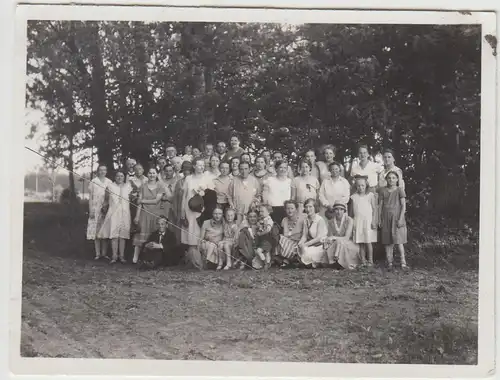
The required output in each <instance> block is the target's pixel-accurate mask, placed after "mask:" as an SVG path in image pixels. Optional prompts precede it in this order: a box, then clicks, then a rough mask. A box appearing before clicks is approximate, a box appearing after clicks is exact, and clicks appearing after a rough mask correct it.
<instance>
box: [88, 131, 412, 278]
mask: <svg viewBox="0 0 500 380" xmlns="http://www.w3.org/2000/svg"><path fill="white" fill-rule="evenodd" d="M165 153H166V154H165V156H162V157H159V158H158V159H157V160H156V165H152V166H151V167H149V168H148V169H147V171H145V168H144V167H143V166H142V165H141V163H138V162H136V161H135V160H134V159H132V158H130V159H128V160H127V161H126V164H125V168H124V169H125V170H123V171H121V170H118V171H117V172H116V174H115V178H114V181H111V180H110V179H108V178H107V177H106V175H107V168H106V167H105V166H103V165H101V166H99V168H98V170H97V175H96V177H95V178H94V179H93V180H92V181H91V184H90V186H89V191H90V199H89V221H88V227H87V238H88V239H89V240H94V242H95V259H96V260H99V259H101V258H104V257H107V250H108V245H109V244H108V242H109V241H111V249H112V255H111V261H110V263H116V262H119V261H120V262H126V260H125V251H126V247H127V246H128V245H130V243H131V245H132V246H133V258H132V262H133V263H134V264H136V263H141V264H142V265H144V266H146V267H149V268H154V267H157V266H158V265H160V264H161V263H163V264H166V265H174V264H176V263H178V262H179V260H181V259H183V260H185V261H186V262H188V263H190V264H191V265H193V266H194V267H196V268H199V269H203V268H214V269H218V270H221V269H223V270H229V269H232V268H239V269H245V268H254V269H268V268H270V267H271V266H272V265H278V266H281V267H287V266H291V265H302V266H308V267H312V268H317V267H320V266H328V267H330V266H331V267H336V268H339V269H340V268H345V269H354V268H357V267H360V266H362V267H365V266H372V265H373V244H374V243H377V242H379V243H381V244H382V245H383V246H384V248H385V253H386V259H387V265H388V267H389V268H390V269H391V268H392V267H393V262H394V255H393V251H394V249H395V248H396V249H397V252H398V253H399V256H400V263H401V267H402V268H403V269H407V268H408V266H407V264H406V259H405V251H404V244H405V243H406V242H407V228H406V223H405V211H406V200H405V198H406V195H405V186H404V181H403V173H402V171H401V169H400V168H398V167H397V166H395V162H394V155H393V153H392V151H391V150H389V149H387V150H385V151H384V152H383V163H377V162H375V161H374V160H372V159H371V157H370V154H369V151H368V148H367V147H366V146H364V145H363V146H360V147H359V149H358V159H357V160H356V161H355V162H354V163H353V164H352V165H350V166H351V167H350V168H349V172H348V173H346V170H345V168H344V166H343V165H342V164H341V163H338V162H336V161H335V148H334V147H333V146H330V145H327V146H324V147H323V148H322V150H321V160H317V159H316V157H317V156H316V152H315V151H314V150H312V149H311V150H309V151H308V152H306V153H305V155H304V156H303V157H301V158H300V162H299V163H298V165H297V168H296V169H297V172H295V170H294V168H292V166H291V165H290V164H289V162H288V161H287V160H286V159H285V158H284V156H283V154H282V153H280V152H274V153H273V154H272V155H271V152H270V151H269V150H264V151H262V152H261V153H260V154H259V155H258V156H256V157H253V156H252V155H251V154H249V153H248V152H246V151H245V150H244V149H243V148H242V147H241V146H240V140H239V138H238V136H232V137H231V140H230V147H229V149H228V148H227V147H226V144H225V143H224V142H219V143H218V144H216V146H214V145H213V144H207V145H206V146H205V147H204V149H203V151H202V150H200V149H198V148H192V147H191V146H188V147H186V148H185V150H184V154H182V155H180V154H177V149H176V147H175V146H173V145H169V146H167V148H166V152H165Z"/></svg>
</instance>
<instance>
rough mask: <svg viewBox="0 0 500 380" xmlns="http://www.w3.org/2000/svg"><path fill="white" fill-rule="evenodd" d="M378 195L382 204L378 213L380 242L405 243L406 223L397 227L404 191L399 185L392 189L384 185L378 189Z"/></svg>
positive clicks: (404, 195)
mask: <svg viewBox="0 0 500 380" xmlns="http://www.w3.org/2000/svg"><path fill="white" fill-rule="evenodd" d="M379 197H380V202H381V205H382V207H381V215H380V216H381V218H380V220H381V222H382V223H381V224H382V228H381V232H382V233H381V235H380V236H381V240H382V244H406V242H407V234H408V232H407V229H406V225H405V226H404V227H398V220H399V216H400V214H401V199H402V198H406V194H405V191H404V190H403V189H402V188H401V187H397V188H395V189H394V190H392V191H391V190H389V189H388V188H387V187H384V188H382V189H380V190H379ZM405 224H406V223H405Z"/></svg>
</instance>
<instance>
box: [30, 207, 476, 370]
mask: <svg viewBox="0 0 500 380" xmlns="http://www.w3.org/2000/svg"><path fill="white" fill-rule="evenodd" d="M39 207H41V206H39ZM43 207H48V206H43ZM31 211H33V209H28V210H27V213H25V215H27V217H28V221H27V224H25V248H24V274H23V306H22V321H23V323H22V342H21V351H22V355H23V356H30V357H34V356H38V357H72V358H122V359H131V358H141V359H197V360H204V359H205V360H242V361H243V360H244V361H247V360H248V361H302V362H311V361H315V362H337V363H355V362H360V363H412V364H420V363H433V364H434V363H435V364H476V363H477V310H478V292H477V283H478V274H477V270H473V269H467V268H465V269H457V268H453V267H452V266H447V267H438V266H436V267H424V266H423V265H422V267H419V262H420V261H421V260H420V261H419V259H418V258H417V257H414V258H412V257H411V255H410V257H409V263H410V265H412V266H414V267H413V269H412V270H411V271H410V272H403V271H398V270H396V271H395V272H392V273H389V272H386V271H385V270H384V269H383V268H382V267H376V268H374V269H372V270H369V271H355V272H348V271H334V270H331V269H318V270H306V269H285V270H282V269H272V270H270V271H269V272H267V273H266V272H261V271H244V272H240V271H229V272H211V271H206V272H197V271H188V270H180V269H178V268H172V269H164V270H158V271H152V272H142V271H138V270H137V269H136V268H135V267H133V266H131V265H116V266H109V265H108V264H106V263H104V262H94V261H92V260H91V259H90V258H91V255H92V253H91V251H90V252H87V251H88V245H86V246H73V247H74V248H68V247H71V245H69V244H68V242H69V241H75V240H78V239H77V238H76V237H75V236H76V235H74V234H75V233H76V232H71V230H70V231H69V232H68V230H67V228H69V227H67V226H65V222H64V221H63V222H61V223H59V224H57V223H55V222H54V223H45V224H44V225H45V227H41V225H39V224H37V223H34V222H33V220H31V219H30V212H31ZM35 211H36V210H35ZM30 223H31V224H30ZM49 225H50V227H49ZM56 225H57V226H56ZM33 226H38V228H36V229H35V228H33ZM79 228H80V227H79ZM57 231H59V232H57ZM64 231H66V233H63V232H64ZM78 236H79V238H81V236H82V234H81V233H80V235H78ZM55 241H57V242H58V243H59V244H57V247H58V248H57V249H56V248H54V249H52V250H50V249H49V247H51V246H53V247H56V245H55V243H54V242H55ZM61 246H63V247H66V248H64V249H63V248H61ZM69 251H71V252H69ZM82 252H86V253H84V254H83V253H82ZM452 254H453V253H452Z"/></svg>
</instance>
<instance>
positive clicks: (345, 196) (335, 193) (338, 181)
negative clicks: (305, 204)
mask: <svg viewBox="0 0 500 380" xmlns="http://www.w3.org/2000/svg"><path fill="white" fill-rule="evenodd" d="M329 169H330V176H329V177H327V178H325V179H324V180H323V182H322V183H321V188H320V190H319V202H320V204H321V207H322V209H321V215H322V216H324V215H325V211H326V209H327V208H328V207H332V206H333V205H334V204H335V203H342V204H345V205H346V204H347V203H348V202H349V197H350V196H351V185H350V184H349V181H347V180H346V179H345V178H344V177H342V176H341V174H340V173H341V165H340V164H339V163H337V162H333V163H331V164H330V165H329Z"/></svg>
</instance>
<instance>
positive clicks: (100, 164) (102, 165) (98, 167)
mask: <svg viewBox="0 0 500 380" xmlns="http://www.w3.org/2000/svg"><path fill="white" fill-rule="evenodd" d="M136 165H137V164H136ZM102 167H104V168H106V170H108V166H107V165H105V164H102V163H99V165H97V170H99V169H100V168H102Z"/></svg>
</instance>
